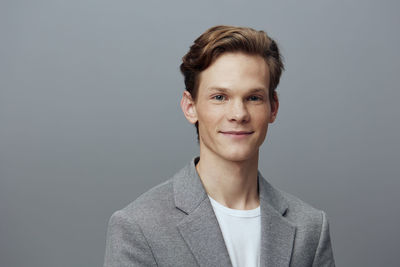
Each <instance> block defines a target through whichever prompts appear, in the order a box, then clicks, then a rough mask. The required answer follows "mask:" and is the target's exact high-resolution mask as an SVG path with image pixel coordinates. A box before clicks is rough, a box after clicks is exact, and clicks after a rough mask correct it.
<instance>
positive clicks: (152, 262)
mask: <svg viewBox="0 0 400 267" xmlns="http://www.w3.org/2000/svg"><path fill="white" fill-rule="evenodd" d="M198 160H199V158H193V159H192V160H191V162H190V163H189V164H188V165H186V166H185V167H184V168H183V169H182V170H180V171H179V172H178V173H177V174H175V175H174V176H173V177H172V178H171V179H169V180H167V181H166V182H164V183H162V184H160V185H158V186H156V187H154V188H152V189H150V190H149V191H147V192H146V193H144V194H143V195H141V196H140V197H139V198H137V199H136V200H135V201H133V202H132V203H130V204H129V205H128V206H126V207H125V208H123V209H121V210H119V211H116V212H115V213H114V214H113V215H112V216H111V218H110V221H109V224H108V229H107V240H106V252H105V260H104V266H105V267H116V266H118V267H123V266H232V264H231V261H230V258H229V254H228V251H227V248H226V246H225V242H224V239H223V236H222V232H221V230H220V228H219V225H218V221H217V218H216V216H215V214H214V211H213V209H212V206H211V203H210V200H209V198H208V197H207V194H206V191H205V189H204V187H203V184H202V182H201V180H200V177H199V176H198V173H197V171H196V168H195V164H196V163H197V162H198ZM258 185H259V192H260V209H261V229H262V230H261V235H262V236H261V266H262V267H266V266H268V267H271V266H296V267H303V266H304V267H305V266H335V263H334V259H333V253H332V247H331V240H330V235H329V224H328V220H327V217H326V214H325V213H324V212H323V211H320V210H317V209H315V208H313V207H311V206H310V205H308V204H306V203H304V202H303V201H301V200H299V199H298V198H296V197H294V196H292V195H290V194H287V193H285V192H283V191H280V190H278V189H276V188H274V187H272V186H271V185H270V184H269V183H268V182H267V181H266V180H265V179H264V178H263V177H262V175H261V173H260V172H259V173H258ZM243 231H246V229H243Z"/></svg>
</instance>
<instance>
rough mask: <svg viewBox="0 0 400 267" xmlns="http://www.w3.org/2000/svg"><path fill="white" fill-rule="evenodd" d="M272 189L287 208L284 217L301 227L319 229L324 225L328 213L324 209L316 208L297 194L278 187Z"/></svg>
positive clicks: (281, 203)
mask: <svg viewBox="0 0 400 267" xmlns="http://www.w3.org/2000/svg"><path fill="white" fill-rule="evenodd" d="M271 187H272V186H271ZM271 191H274V193H273V194H274V195H275V196H276V198H277V199H278V201H279V202H280V205H281V206H284V207H285V208H286V210H285V212H284V217H285V218H286V220H288V221H289V222H290V223H292V224H293V225H295V226H297V227H300V228H303V227H307V228H309V227H311V228H315V230H317V229H319V228H320V227H321V226H322V224H323V223H324V220H327V218H326V213H325V212H324V211H323V210H320V209H318V208H315V207H314V206H312V205H311V204H309V203H307V202H305V201H303V200H302V199H300V198H298V197H297V196H294V195H292V194H290V193H288V192H285V191H283V190H281V189H278V188H276V187H272V190H271Z"/></svg>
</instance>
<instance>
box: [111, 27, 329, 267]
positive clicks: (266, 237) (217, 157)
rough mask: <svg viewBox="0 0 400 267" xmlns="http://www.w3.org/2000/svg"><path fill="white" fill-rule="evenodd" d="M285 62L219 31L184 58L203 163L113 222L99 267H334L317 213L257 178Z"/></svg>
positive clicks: (272, 48) (252, 34)
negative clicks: (261, 151)
mask: <svg viewBox="0 0 400 267" xmlns="http://www.w3.org/2000/svg"><path fill="white" fill-rule="evenodd" d="M282 70H283V64H282V61H281V56H280V53H279V49H278V47H277V45H276V43H275V42H274V41H273V40H272V39H271V38H270V37H268V36H267V34H266V33H264V32H263V31H255V30H253V29H250V28H240V27H231V26H216V27H213V28H210V29H209V30H207V31H206V32H205V33H203V34H202V35H201V36H200V37H199V38H198V39H196V40H195V42H194V44H193V45H192V46H191V48H190V50H189V52H188V53H187V54H186V55H185V56H184V57H183V63H182V64H181V71H182V73H183V75H184V78H185V85H186V90H185V91H184V93H183V96H182V100H181V107H182V110H183V113H184V115H185V117H186V118H187V120H188V121H189V122H190V123H192V124H195V125H196V129H197V133H198V141H199V145H200V157H196V158H194V159H192V160H191V161H190V162H189V164H188V165H187V166H186V167H184V168H183V169H182V170H180V171H179V172H178V173H177V174H176V175H175V176H174V177H172V178H171V179H170V180H168V181H166V182H164V183H163V184H161V185H159V186H157V187H155V188H153V189H151V190H150V191H148V192H146V193H145V194H143V195H142V196H140V197H139V198H138V199H136V200H135V201H134V202H132V203H131V204H130V205H128V206H127V207H125V208H124V209H122V210H120V211H117V212H115V213H114V214H113V215H112V217H111V219H110V222H109V227H108V234H107V248H106V255H105V264H104V266H107V267H108V266H243V267H250V266H296V267H303V266H304V267H305V266H334V265H335V264H334V260H333V255H332V249H331V242H330V236H329V227H328V221H327V218H326V215H325V213H324V212H323V211H319V210H316V209H314V208H312V207H311V206H309V205H307V204H305V203H304V202H302V201H301V200H299V199H297V198H295V197H293V196H291V195H289V194H287V193H284V192H282V191H280V190H278V189H275V188H274V187H272V186H271V185H270V184H269V183H268V182H267V181H266V180H265V179H264V178H263V176H262V175H261V173H260V172H258V157H259V149H260V146H261V145H262V143H263V142H264V139H265V137H266V134H267V129H268V124H269V123H272V122H274V120H275V118H276V115H277V112H278V107H279V101H278V98H277V95H276V92H275V89H276V87H277V86H278V83H279V79H280V75H281V72H282Z"/></svg>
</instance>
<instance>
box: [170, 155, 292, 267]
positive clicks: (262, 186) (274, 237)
mask: <svg viewBox="0 0 400 267" xmlns="http://www.w3.org/2000/svg"><path fill="white" fill-rule="evenodd" d="M198 161H199V157H195V158H193V159H192V160H191V162H190V163H189V164H188V165H186V166H185V167H184V168H183V169H182V170H180V171H179V172H178V173H177V174H175V176H174V177H173V185H174V186H173V188H174V199H175V205H176V207H177V208H178V209H180V210H181V211H183V212H184V213H186V214H187V216H185V218H184V219H183V220H182V221H180V222H179V224H178V225H177V227H178V230H179V232H180V233H181V235H182V237H183V239H184V240H185V242H186V243H187V245H188V246H189V248H190V249H191V251H192V253H193V255H194V256H195V258H196V260H197V262H198V264H199V265H200V266H232V264H231V261H230V258H229V254H228V250H227V248H226V245H225V242H224V239H223V235H222V232H221V229H220V228H219V224H218V221H217V218H216V216H215V214H214V210H213V208H212V206H211V203H210V200H209V198H208V197H207V193H206V191H205V189H204V186H203V184H202V182H201V179H200V177H199V175H198V173H197V170H196V167H195V166H196V164H197V162H198ZM258 186H259V194H260V209H261V229H262V230H261V257H260V261H261V266H289V264H290V258H291V252H292V247H293V243H294V242H293V241H294V236H295V230H296V229H295V227H294V226H293V225H291V223H290V222H289V221H287V220H286V218H285V217H284V215H285V214H286V212H287V210H288V204H287V202H286V201H285V199H284V197H283V195H282V193H281V192H279V191H278V190H276V189H275V188H273V187H272V186H271V185H270V184H269V183H268V182H267V181H266V180H265V179H264V178H263V176H262V175H261V173H260V172H258Z"/></svg>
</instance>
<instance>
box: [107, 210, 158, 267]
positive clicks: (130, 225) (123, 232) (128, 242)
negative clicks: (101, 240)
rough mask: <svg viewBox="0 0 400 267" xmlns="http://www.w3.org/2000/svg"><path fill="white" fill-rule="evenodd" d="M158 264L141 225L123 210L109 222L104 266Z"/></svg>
mask: <svg viewBox="0 0 400 267" xmlns="http://www.w3.org/2000/svg"><path fill="white" fill-rule="evenodd" d="M116 266H118V267H127V266H143V267H144V266H157V263H156V261H155V258H154V255H153V252H152V250H151V248H150V246H149V244H148V243H147V240H146V237H145V236H144V234H143V232H142V230H141V228H140V226H139V225H138V224H137V223H136V222H135V221H134V220H133V219H132V218H129V217H128V216H127V215H126V214H125V213H124V212H123V211H117V212H115V213H114V214H113V215H112V216H111V218H110V220H109V223H108V228H107V238H106V252H105V256H104V267H116Z"/></svg>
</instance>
